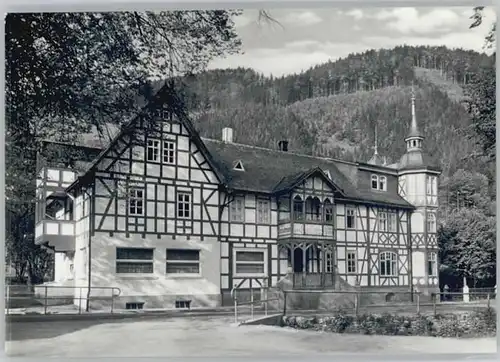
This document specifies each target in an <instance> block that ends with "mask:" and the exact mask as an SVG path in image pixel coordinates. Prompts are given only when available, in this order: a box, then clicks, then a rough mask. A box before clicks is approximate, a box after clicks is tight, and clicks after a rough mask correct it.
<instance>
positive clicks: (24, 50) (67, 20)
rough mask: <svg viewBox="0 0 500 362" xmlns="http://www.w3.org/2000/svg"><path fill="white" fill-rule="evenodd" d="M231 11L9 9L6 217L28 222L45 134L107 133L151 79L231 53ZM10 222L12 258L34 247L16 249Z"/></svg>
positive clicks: (18, 232) (23, 239)
mask: <svg viewBox="0 0 500 362" xmlns="http://www.w3.org/2000/svg"><path fill="white" fill-rule="evenodd" d="M239 13H240V12H239V11H232V10H214V11H170V12H158V13H154V12H143V13H140V12H109V13H11V14H8V15H7V17H6V37H5V39H6V52H5V53H6V106H7V107H6V129H7V134H6V143H7V149H6V151H7V152H6V169H7V172H6V185H7V188H6V199H7V206H8V209H9V211H10V213H11V214H10V216H11V219H12V220H17V221H16V223H17V225H19V227H21V225H25V226H26V227H28V225H29V227H32V226H33V225H32V219H33V217H34V215H33V214H34V187H35V183H34V179H35V170H36V159H37V157H36V155H37V152H39V151H40V150H41V147H42V141H43V140H44V139H47V138H52V139H54V138H55V139H57V140H58V141H66V142H72V141H74V139H75V137H77V136H78V135H79V134H81V133H83V132H88V131H90V130H91V128H92V127H95V128H97V129H98V131H99V133H100V134H101V135H103V136H104V137H106V136H107V135H106V127H105V126H106V125H107V124H109V123H117V124H120V123H122V122H124V121H126V120H128V119H130V117H131V116H132V115H134V114H135V112H136V111H137V110H138V108H139V107H140V106H141V101H144V98H146V99H147V97H148V96H149V95H151V93H150V92H149V91H150V87H149V86H148V85H149V84H150V82H151V81H155V80H162V81H163V80H164V79H166V78H169V77H170V78H171V77H173V76H177V75H179V76H180V75H185V74H190V73H193V72H197V71H200V70H202V69H203V68H204V67H205V66H206V65H207V64H208V62H209V61H210V60H211V59H212V58H213V57H217V56H223V55H225V54H229V53H232V52H236V51H238V50H239V46H240V40H239V39H238V38H237V35H236V33H235V31H234V23H233V20H232V19H233V17H234V16H236V15H238V14H239ZM108 138H109V137H108ZM59 161H62V162H63V160H59ZM8 225H11V226H12V227H10V228H9V229H8V230H7V232H8V241H9V242H10V248H9V251H10V252H9V254H10V255H9V258H10V259H11V260H20V259H23V258H25V257H24V256H22V255H25V254H23V253H25V252H26V253H29V252H33V253H41V251H40V250H39V249H38V248H31V247H28V248H27V249H26V248H24V247H25V246H26V245H25V244H29V245H32V244H33V235H32V232H28V231H29V230H30V229H24V228H22V227H21V228H19V227H17V228H16V227H14V226H16V224H9V223H8ZM42 254H43V253H42ZM26 258H27V257H26ZM32 259H33V258H32ZM26 260H28V259H26Z"/></svg>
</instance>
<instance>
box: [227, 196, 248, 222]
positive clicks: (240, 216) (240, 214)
mask: <svg viewBox="0 0 500 362" xmlns="http://www.w3.org/2000/svg"><path fill="white" fill-rule="evenodd" d="M244 204H245V203H244V198H243V197H235V198H234V200H233V202H231V209H230V213H231V221H236V222H242V221H244Z"/></svg>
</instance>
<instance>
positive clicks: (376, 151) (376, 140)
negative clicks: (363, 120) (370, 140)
mask: <svg viewBox="0 0 500 362" xmlns="http://www.w3.org/2000/svg"><path fill="white" fill-rule="evenodd" d="M374 150H375V152H374V154H375V155H378V138H377V123H376V122H375V146H374Z"/></svg>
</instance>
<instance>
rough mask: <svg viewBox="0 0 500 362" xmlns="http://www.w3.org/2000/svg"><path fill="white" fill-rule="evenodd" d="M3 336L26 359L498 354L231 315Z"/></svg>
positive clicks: (470, 343) (483, 342)
mask: <svg viewBox="0 0 500 362" xmlns="http://www.w3.org/2000/svg"><path fill="white" fill-rule="evenodd" d="M6 337H7V340H8V342H6V353H7V354H8V355H9V356H25V357H190V356H193V357H195V356H196V357H207V356H208V357H223V356H259V357H269V356H270V355H272V356H291V355H293V356H295V357H297V356H298V355H307V356H311V355H318V354H320V355H323V356H324V355H336V354H360V353H369V354H378V353H380V354H386V355H387V354H397V355H400V354H408V353H409V354H415V353H424V354H425V353H426V354H429V353H430V354H434V353H436V354H437V353H439V354H443V353H448V354H450V353H474V354H476V353H496V339H495V338H481V339H460V340H459V339H452V338H433V337H404V336H364V335H347V334H345V335H344V334H333V333H322V332H312V331H300V330H293V329H287V328H279V327H271V326H242V327H238V326H236V325H235V324H234V323H233V319H232V317H229V316H228V317H225V316H217V317H175V318H148V319H142V320H141V319H137V320H136V319H134V320H131V319H128V320H120V321H103V322H96V321H59V322H50V321H46V322H22V323H12V324H10V325H9V326H8V330H7V336H6ZM318 357H319V356H318ZM464 357H465V356H464Z"/></svg>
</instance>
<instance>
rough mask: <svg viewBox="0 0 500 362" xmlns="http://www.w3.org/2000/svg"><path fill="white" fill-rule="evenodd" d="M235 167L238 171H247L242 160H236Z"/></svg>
mask: <svg viewBox="0 0 500 362" xmlns="http://www.w3.org/2000/svg"><path fill="white" fill-rule="evenodd" d="M233 169H234V170H236V171H245V168H244V167H243V163H242V162H241V161H236V163H235V165H234V167H233Z"/></svg>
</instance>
